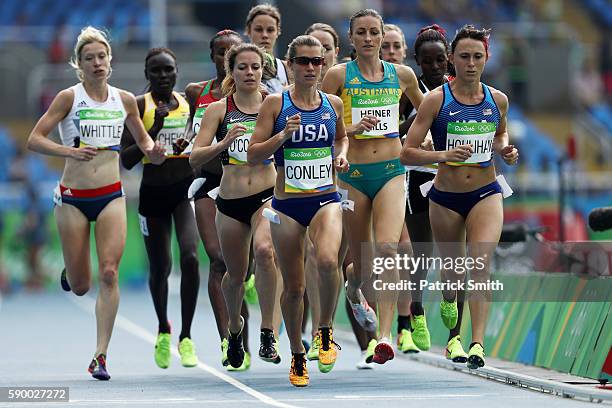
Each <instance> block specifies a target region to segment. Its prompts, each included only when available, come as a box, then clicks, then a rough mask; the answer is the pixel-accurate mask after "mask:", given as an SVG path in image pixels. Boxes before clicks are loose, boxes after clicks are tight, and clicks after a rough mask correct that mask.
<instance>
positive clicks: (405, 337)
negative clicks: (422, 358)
mask: <svg viewBox="0 0 612 408" xmlns="http://www.w3.org/2000/svg"><path fill="white" fill-rule="evenodd" d="M397 349H398V350H399V351H401V352H402V353H404V354H407V353H418V352H419V351H421V350H419V348H418V347H417V346H416V345H415V344H414V341H413V339H412V333H411V332H410V330H406V329H402V331H401V332H400V334H399V336H397Z"/></svg>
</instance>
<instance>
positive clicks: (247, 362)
mask: <svg viewBox="0 0 612 408" xmlns="http://www.w3.org/2000/svg"><path fill="white" fill-rule="evenodd" d="M249 368H251V353H249V352H245V353H244V358H243V359H242V364H241V365H240V367H238V368H234V367H232V366H231V365H228V366H227V371H246V370H248V369H249Z"/></svg>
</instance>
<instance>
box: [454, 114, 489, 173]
mask: <svg viewBox="0 0 612 408" xmlns="http://www.w3.org/2000/svg"><path fill="white" fill-rule="evenodd" d="M496 130H497V126H496V124H495V123H492V122H467V123H462V122H450V123H449V124H448V125H447V127H446V150H447V151H448V150H452V149H454V148H455V147H457V146H459V145H466V144H470V145H472V147H473V148H474V153H472V155H471V156H470V158H469V159H467V160H466V161H464V162H461V163H456V164H474V163H482V162H487V161H489V160H491V152H492V151H493V138H494V137H495V132H496Z"/></svg>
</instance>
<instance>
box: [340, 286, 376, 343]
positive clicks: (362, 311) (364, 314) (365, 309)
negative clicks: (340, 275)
mask: <svg viewBox="0 0 612 408" xmlns="http://www.w3.org/2000/svg"><path fill="white" fill-rule="evenodd" d="M344 287H345V288H346V289H347V290H348V282H346V284H345V285H344ZM357 296H359V303H353V302H351V300H350V299H349V298H348V296H347V297H346V298H347V299H348V301H349V305H351V310H352V311H353V316H355V320H357V323H359V325H360V326H361V327H363V328H364V329H365V330H366V331H369V332H374V331H376V324H377V320H376V312H375V311H374V309H372V308H371V307H370V305H369V304H368V301H367V300H366V299H365V297H364V296H363V293H362V292H361V289H358V290H357Z"/></svg>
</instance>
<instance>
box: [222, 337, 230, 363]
mask: <svg viewBox="0 0 612 408" xmlns="http://www.w3.org/2000/svg"><path fill="white" fill-rule="evenodd" d="M228 347H229V342H228V341H227V339H223V340H222V341H221V365H222V366H223V367H227V366H228V365H229V360H228V359H227V348H228Z"/></svg>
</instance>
